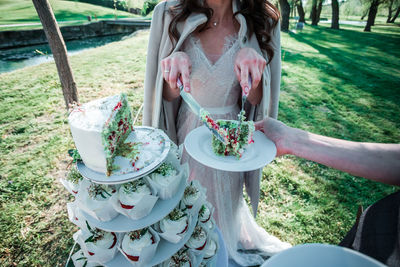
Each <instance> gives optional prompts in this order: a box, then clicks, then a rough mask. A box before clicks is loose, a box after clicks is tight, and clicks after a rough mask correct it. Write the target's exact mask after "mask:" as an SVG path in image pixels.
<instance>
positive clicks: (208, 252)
mask: <svg viewBox="0 0 400 267" xmlns="http://www.w3.org/2000/svg"><path fill="white" fill-rule="evenodd" d="M216 250H217V244H216V243H215V241H214V240H213V239H210V240H209V242H208V243H207V245H206V247H205V248H204V258H206V259H208V258H211V257H212V256H214V255H215V252H216Z"/></svg>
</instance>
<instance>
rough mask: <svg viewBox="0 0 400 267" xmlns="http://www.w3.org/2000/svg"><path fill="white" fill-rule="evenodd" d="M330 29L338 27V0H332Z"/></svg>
mask: <svg viewBox="0 0 400 267" xmlns="http://www.w3.org/2000/svg"><path fill="white" fill-rule="evenodd" d="M331 28H332V29H337V30H338V29H339V3H338V0H332V24H331Z"/></svg>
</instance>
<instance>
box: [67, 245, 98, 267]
mask: <svg viewBox="0 0 400 267" xmlns="http://www.w3.org/2000/svg"><path fill="white" fill-rule="evenodd" d="M71 260H72V262H73V263H74V266H75V267H83V266H85V267H97V266H99V263H98V262H91V261H88V259H87V258H86V256H85V254H83V251H82V250H81V249H80V250H78V251H77V252H76V253H75V254H74V255H72V257H71ZM85 264H86V265H85Z"/></svg>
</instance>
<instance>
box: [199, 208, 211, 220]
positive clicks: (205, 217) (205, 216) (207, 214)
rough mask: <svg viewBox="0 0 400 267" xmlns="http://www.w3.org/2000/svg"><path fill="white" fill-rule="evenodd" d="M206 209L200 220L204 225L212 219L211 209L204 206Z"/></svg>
mask: <svg viewBox="0 0 400 267" xmlns="http://www.w3.org/2000/svg"><path fill="white" fill-rule="evenodd" d="M204 207H205V209H204V212H203V213H202V214H200V213H199V219H200V222H202V223H206V222H208V221H210V219H211V211H210V209H209V208H208V206H207V205H204ZM202 208H203V207H202Z"/></svg>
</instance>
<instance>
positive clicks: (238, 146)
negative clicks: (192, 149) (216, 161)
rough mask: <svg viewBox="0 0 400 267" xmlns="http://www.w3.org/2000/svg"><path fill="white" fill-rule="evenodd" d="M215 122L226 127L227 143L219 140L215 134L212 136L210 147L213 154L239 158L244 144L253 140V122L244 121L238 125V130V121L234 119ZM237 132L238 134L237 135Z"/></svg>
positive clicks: (244, 146)
mask: <svg viewBox="0 0 400 267" xmlns="http://www.w3.org/2000/svg"><path fill="white" fill-rule="evenodd" d="M217 124H218V125H219V126H220V127H221V128H223V129H226V130H227V132H228V133H229V136H228V139H229V142H228V144H226V145H225V144H224V143H222V142H221V141H219V140H218V139H217V138H215V136H214V135H213V136H212V148H213V151H214V153H215V154H217V155H219V156H229V155H232V156H236V158H237V159H240V157H241V156H242V154H243V152H244V149H245V148H246V146H247V145H248V144H249V143H251V142H253V140H252V136H253V132H254V122H252V121H244V122H242V124H241V125H240V130H239V131H237V128H238V124H239V121H235V120H217ZM237 133H239V135H237Z"/></svg>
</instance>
